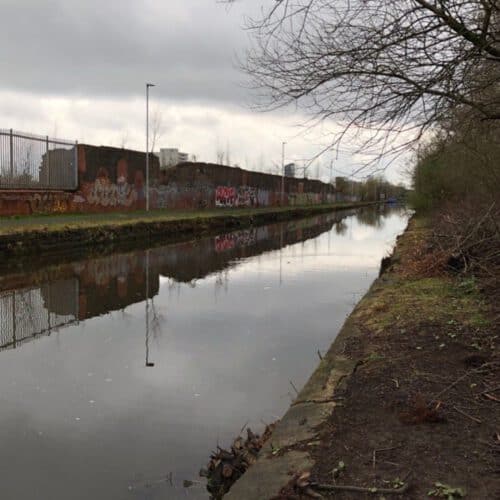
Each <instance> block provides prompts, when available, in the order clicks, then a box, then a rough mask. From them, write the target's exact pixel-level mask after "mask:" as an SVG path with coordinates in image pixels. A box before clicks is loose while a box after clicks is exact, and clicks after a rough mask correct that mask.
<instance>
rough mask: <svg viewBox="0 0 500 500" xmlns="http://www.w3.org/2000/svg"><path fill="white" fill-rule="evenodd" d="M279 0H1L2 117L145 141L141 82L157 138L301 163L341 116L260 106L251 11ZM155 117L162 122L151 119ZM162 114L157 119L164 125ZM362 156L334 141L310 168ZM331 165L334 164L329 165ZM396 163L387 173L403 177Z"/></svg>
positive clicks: (207, 155) (102, 138)
mask: <svg viewBox="0 0 500 500" xmlns="http://www.w3.org/2000/svg"><path fill="white" fill-rule="evenodd" d="M273 3H274V0H259V1H258V2H257V1H255V0H241V1H240V2H236V3H235V4H234V5H233V6H232V7H230V8H228V7H227V6H225V5H223V4H220V3H218V2H217V0H142V1H140V2H138V1H136V0H135V1H132V0H106V1H105V2H104V1H102V0H99V1H98V0H0V12H1V15H0V75H1V78H0V128H4V129H10V128H13V129H15V130H20V131H23V132H31V133H35V134H40V135H50V136H53V137H57V138H62V139H68V140H78V141H79V142H81V143H88V144H95V145H109V146H116V147H126V148H130V149H138V150H145V148H146V144H145V141H146V140H145V84H146V82H151V83H154V84H155V85H156V86H155V87H154V88H152V89H151V91H150V127H152V128H154V129H157V130H158V129H159V132H158V133H156V134H155V133H152V135H153V136H156V141H155V145H154V150H158V149H159V148H161V147H176V148H179V149H180V150H182V151H185V152H187V153H189V154H190V155H195V156H196V158H197V160H199V161H206V162H215V161H216V159H217V153H218V152H219V153H220V152H223V153H224V155H225V158H227V155H228V154H229V163H230V164H231V165H234V164H237V165H239V166H241V167H243V168H248V169H251V170H260V171H268V172H269V171H272V172H274V173H277V172H278V171H279V166H280V164H281V156H282V143H283V142H285V143H286V146H285V162H286V163H288V162H295V163H296V164H298V165H299V166H300V165H303V164H304V163H303V160H307V159H310V158H312V157H313V156H315V155H316V154H317V153H318V152H320V151H321V150H323V149H324V148H325V146H326V145H327V144H328V135H329V134H330V132H332V131H336V130H338V127H339V125H338V124H335V123H333V122H330V123H328V122H325V123H324V124H323V125H322V127H321V129H317V128H316V129H313V130H311V129H310V128H309V127H307V126H305V124H306V123H307V120H308V117H307V116H305V115H303V114H302V113H301V112H300V111H297V110H296V109H285V110H283V109H282V110H277V111H257V110H255V96H254V95H252V91H251V90H250V89H249V88H248V77H247V76H246V75H245V74H244V73H243V72H242V71H241V70H240V69H239V66H238V61H239V60H243V59H244V56H245V50H246V48H248V47H249V44H250V35H249V33H248V32H247V31H246V30H245V29H244V24H245V17H246V16H256V15H258V13H259V10H260V8H261V6H264V8H265V6H266V5H270V4H273ZM155 124H156V126H155ZM158 125H159V126H158ZM361 160H362V158H360V157H359V156H358V155H355V154H351V153H350V152H349V150H348V148H347V149H345V150H344V149H343V150H342V152H341V153H340V154H339V153H334V152H327V153H326V154H324V155H323V156H322V157H321V158H320V159H319V160H317V161H316V162H314V163H313V164H312V165H311V166H310V167H309V169H308V176H309V177H312V178H320V179H322V180H324V181H328V180H329V179H330V175H331V174H333V176H335V175H345V174H349V173H350V172H352V171H353V170H355V169H357V167H358V166H359V162H360V161H361ZM330 166H331V168H330ZM403 170H404V169H403V168H402V167H398V166H397V165H394V166H391V167H390V168H388V169H387V171H386V177H387V178H388V179H389V180H391V181H393V182H400V181H401V180H404V179H405V177H404V174H403Z"/></svg>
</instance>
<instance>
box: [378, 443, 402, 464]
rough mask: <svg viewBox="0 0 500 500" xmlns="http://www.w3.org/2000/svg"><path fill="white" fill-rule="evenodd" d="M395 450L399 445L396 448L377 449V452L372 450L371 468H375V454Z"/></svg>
mask: <svg viewBox="0 0 500 500" xmlns="http://www.w3.org/2000/svg"><path fill="white" fill-rule="evenodd" d="M396 448H401V445H398V446H391V447H390V448H379V449H377V450H373V455H372V456H373V459H372V466H373V468H375V463H376V462H377V453H379V452H381V451H391V450H395V449H396Z"/></svg>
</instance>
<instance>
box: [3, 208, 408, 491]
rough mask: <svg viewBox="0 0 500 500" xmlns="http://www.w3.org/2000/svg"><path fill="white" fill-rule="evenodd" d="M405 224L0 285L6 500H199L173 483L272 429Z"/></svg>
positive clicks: (335, 224)
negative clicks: (232, 444)
mask: <svg viewBox="0 0 500 500" xmlns="http://www.w3.org/2000/svg"><path fill="white" fill-rule="evenodd" d="M366 221H369V222H368V223H367V222H366ZM404 225H405V216H404V214H401V213H398V212H394V211H391V212H389V211H387V210H385V209H380V210H377V215H376V216H373V215H367V214H366V213H361V212H355V213H354V212H348V213H346V212H344V213H336V214H328V215H324V216H321V217H315V218H313V219H307V220H298V221H291V222H289V223H286V224H275V225H269V226H265V227H260V228H252V229H249V230H244V231H236V232H232V233H230V234H226V235H218V236H213V237H209V238H203V239H200V240H195V241H189V242H181V243H176V244H170V245H163V246H157V247H154V248H149V249H146V250H136V251H128V252H119V253H115V254H113V255H108V256H101V257H99V258H93V259H82V258H80V259H74V260H72V261H68V262H62V263H52V264H50V265H44V266H39V267H36V266H35V265H34V263H31V264H30V271H29V272H23V271H22V269H18V270H10V271H6V272H3V273H2V274H1V275H0V290H1V292H0V321H1V339H0V341H1V346H2V350H3V352H0V395H1V398H2V401H1V405H2V412H0V443H1V444H2V448H3V450H4V454H2V456H0V468H1V469H2V471H3V472H4V474H3V476H2V500H3V499H7V500H11V499H12V500H14V499H16V500H17V499H19V498H22V499H26V500H31V499H33V500H35V499H39V498H50V499H53V500H63V499H64V500H65V499H67V498H71V499H72V500H80V499H82V500H83V499H88V498H94V499H96V500H99V499H106V500H107V499H109V498H113V499H120V500H121V499H145V498H148V499H160V498H169V499H177V498H185V497H186V496H187V497H188V498H199V499H202V498H203V499H205V498H206V494H205V491H204V488H203V486H202V485H200V484H198V483H195V484H194V485H193V486H192V487H191V488H189V489H185V488H184V486H183V485H184V480H188V481H194V480H197V472H198V470H199V468H200V466H201V465H203V464H204V462H205V461H206V459H207V457H208V455H209V452H210V450H211V449H213V448H214V447H215V446H216V443H217V441H219V442H220V444H221V445H224V444H226V443H227V442H228V441H229V440H230V439H231V438H232V437H233V436H234V434H235V433H237V432H238V431H239V429H240V428H241V427H242V425H243V424H244V423H245V422H246V421H249V423H250V425H251V426H252V427H253V428H256V430H258V427H259V425H261V424H260V422H261V420H264V421H266V422H269V421H271V420H273V419H275V418H276V417H278V416H280V415H282V413H283V412H284V411H285V409H286V407H287V406H288V404H289V402H290V399H291V397H292V396H293V395H289V394H288V393H289V391H290V383H289V381H290V380H293V383H294V384H295V385H296V386H297V387H299V386H301V385H303V383H304V382H305V381H306V379H307V377H308V376H309V374H310V373H311V372H312V370H313V369H314V367H315V365H316V364H317V351H318V350H320V351H324V350H325V349H327V348H328V346H329V345H330V343H331V342H332V340H333V338H334V336H335V334H336V332H337V331H338V329H339V327H340V325H341V324H342V322H343V321H344V318H345V316H346V314H348V313H349V311H350V310H351V309H352V307H353V304H354V303H355V302H356V301H357V300H358V299H359V297H360V295H362V294H363V293H364V291H365V290H366V288H367V287H368V286H369V284H370V282H371V280H372V279H373V277H375V276H376V274H377V271H378V264H379V261H380V258H381V257H382V256H383V255H384V253H385V252H386V251H387V250H388V248H390V245H391V244H392V242H393V241H394V237H395V236H396V234H398V233H399V232H400V231H401V230H402V228H403V227H404ZM34 340H36V341H34ZM27 476H28V477H29V480H26V477H27ZM166 479H168V480H166ZM186 484H188V483H186Z"/></svg>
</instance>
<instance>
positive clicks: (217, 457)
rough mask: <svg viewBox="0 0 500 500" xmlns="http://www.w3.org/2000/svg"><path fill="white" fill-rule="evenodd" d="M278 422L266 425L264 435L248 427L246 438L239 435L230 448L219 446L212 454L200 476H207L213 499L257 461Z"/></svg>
mask: <svg viewBox="0 0 500 500" xmlns="http://www.w3.org/2000/svg"><path fill="white" fill-rule="evenodd" d="M275 426H276V422H275V423H272V424H269V425H267V426H266V428H265V430H264V432H263V434H262V435H259V434H255V433H253V432H252V431H251V429H250V428H247V437H246V439H244V438H243V436H241V435H240V436H238V437H237V438H236V439H235V440H234V441H233V444H232V445H231V448H230V449H229V450H225V449H223V448H221V447H220V446H217V451H215V452H213V453H212V455H211V456H210V461H209V462H208V465H207V468H206V469H202V470H201V471H200V476H202V477H206V478H207V490H208V492H209V493H210V498H211V499H212V500H220V499H221V498H222V497H223V496H224V495H225V494H226V493H227V492H228V491H229V490H230V488H231V486H232V485H233V484H234V483H235V482H236V481H237V480H238V479H239V478H240V477H241V476H242V475H243V474H244V473H245V472H246V471H247V469H248V468H249V467H250V466H251V465H253V464H254V463H255V462H256V461H257V457H258V454H259V451H260V450H261V448H262V446H264V443H265V442H266V441H267V440H268V439H269V438H270V437H271V434H272V432H273V430H274V427H275Z"/></svg>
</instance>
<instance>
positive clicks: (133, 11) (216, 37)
mask: <svg viewBox="0 0 500 500" xmlns="http://www.w3.org/2000/svg"><path fill="white" fill-rule="evenodd" d="M245 3H246V2H245ZM250 3H253V2H250ZM0 7H1V17H0V74H1V75H2V79H1V83H0V88H1V89H2V90H15V91H24V92H31V93H41V94H52V95H59V96H61V95H80V96H87V97H90V96H99V97H107V98H110V97H113V98H119V97H124V96H133V95H138V94H140V93H142V92H143V86H144V83H145V81H149V80H150V81H153V82H155V83H157V84H158V88H157V89H155V93H156V95H157V96H159V97H164V98H169V99H189V100H194V101H198V102H206V101H214V102H239V101H241V100H243V99H245V95H246V90H245V89H243V88H242V87H241V86H240V85H238V83H240V82H241V81H242V78H243V76H242V75H241V74H240V73H239V71H238V70H237V69H235V67H234V59H235V57H234V56H235V54H236V53H239V52H241V51H242V50H244V47H245V43H246V34H245V33H244V32H243V31H242V30H241V23H242V18H241V14H242V12H241V10H238V9H241V7H239V6H238V7H236V8H234V9H231V10H230V11H227V10H225V9H224V8H221V6H220V5H217V3H216V0H205V1H203V2H200V1H199V0H179V1H173V0H162V1H151V0H150V1H143V2H138V1H132V0H122V1H117V0H111V1H106V2H103V1H98V0H85V1H82V0H80V1H62V0H49V1H43V2H40V0H1V1H0Z"/></svg>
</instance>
